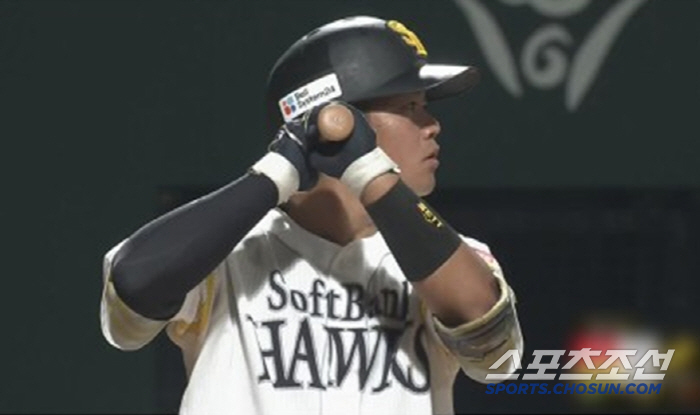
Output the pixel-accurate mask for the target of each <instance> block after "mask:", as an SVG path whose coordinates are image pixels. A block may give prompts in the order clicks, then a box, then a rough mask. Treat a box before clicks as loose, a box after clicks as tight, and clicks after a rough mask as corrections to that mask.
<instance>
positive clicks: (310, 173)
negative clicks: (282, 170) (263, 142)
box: [268, 120, 318, 191]
mask: <svg viewBox="0 0 700 415" xmlns="http://www.w3.org/2000/svg"><path fill="white" fill-rule="evenodd" d="M306 128H307V127H306V122H305V120H292V121H289V122H288V123H286V124H284V125H283V126H282V127H281V128H280V129H279V131H278V132H277V135H276V136H275V139H274V140H273V141H272V143H270V145H269V146H268V150H270V151H273V152H276V153H279V154H280V155H281V156H282V157H284V158H286V159H287V161H289V162H290V163H291V164H292V165H293V166H294V168H295V169H296V171H297V173H298V174H299V187H298V188H297V190H300V191H303V190H308V189H310V188H312V187H314V186H315V185H316V182H317V181H318V173H317V172H316V170H314V169H313V168H311V166H310V164H309V160H308V153H309V148H310V147H311V144H312V143H311V142H310V141H311V140H310V138H309V134H308V133H307V132H306Z"/></svg>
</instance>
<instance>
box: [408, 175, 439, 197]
mask: <svg viewBox="0 0 700 415" xmlns="http://www.w3.org/2000/svg"><path fill="white" fill-rule="evenodd" d="M421 179H422V180H420V182H419V183H417V185H416V186H415V187H414V189H413V191H414V192H416V194H417V195H418V196H420V197H424V196H428V195H429V194H431V193H433V191H434V190H435V187H436V185H437V182H436V180H435V175H434V174H430V175H426V176H425V177H423V178H421Z"/></svg>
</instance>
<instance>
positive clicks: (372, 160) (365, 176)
mask: <svg viewBox="0 0 700 415" xmlns="http://www.w3.org/2000/svg"><path fill="white" fill-rule="evenodd" d="M390 171H393V172H395V173H399V172H400V170H399V166H398V165H397V164H396V163H394V161H393V160H392V159H391V158H389V156H388V155H387V154H386V153H385V152H384V151H383V150H382V149H381V148H379V147H377V148H375V149H374V150H372V151H370V152H369V153H367V154H365V155H363V156H362V157H360V158H358V159H357V160H355V161H353V162H352V163H351V164H350V165H349V166H348V168H347V169H346V170H345V171H344V172H343V175H342V176H341V177H340V181H341V182H343V183H345V185H346V186H348V187H349V188H350V190H351V191H352V192H353V193H354V194H355V196H357V197H360V195H361V194H362V191H363V190H364V188H365V186H367V184H369V182H371V181H372V180H374V179H376V178H377V177H378V176H380V175H382V174H384V173H387V172H390Z"/></svg>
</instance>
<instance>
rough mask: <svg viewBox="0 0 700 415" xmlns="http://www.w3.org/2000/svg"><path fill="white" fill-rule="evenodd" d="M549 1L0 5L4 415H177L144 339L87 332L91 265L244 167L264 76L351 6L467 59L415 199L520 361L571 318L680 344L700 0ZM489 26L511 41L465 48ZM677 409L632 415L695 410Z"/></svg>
mask: <svg viewBox="0 0 700 415" xmlns="http://www.w3.org/2000/svg"><path fill="white" fill-rule="evenodd" d="M555 3H556V2H555ZM563 3H564V2H563V1H561V2H559V5H557V4H552V2H548V1H536V0H531V1H512V0H511V1H505V0H504V1H495V0H482V1H477V0H431V1H413V0H402V1H392V0H372V1H360V0H344V1H341V0H336V1H329V0H314V1H309V0H295V1H272V0H259V1H252V0H249V1H243V0H230V1H224V0H221V1H135V0H132V1H102V0H97V1H87V0H83V1H61V0H47V1H6V0H5V1H2V2H0V114H1V118H0V120H1V121H0V138H1V139H2V151H0V154H1V156H0V157H1V159H0V161H1V162H0V166H1V167H0V168H1V169H2V171H1V172H2V174H1V175H0V177H2V188H3V194H4V200H3V203H2V205H1V207H0V218H1V220H2V227H1V228H0V229H2V241H3V246H2V252H3V263H4V269H5V271H4V274H5V275H4V277H2V281H3V282H4V284H3V289H2V290H1V291H2V293H3V301H2V303H1V304H2V307H3V315H4V316H5V318H6V320H5V323H4V326H5V329H4V330H3V340H2V342H0V347H1V348H2V349H1V350H2V355H3V356H5V362H4V364H3V365H2V367H3V373H4V376H3V377H2V381H0V382H1V384H0V412H12V413H20V412H22V413H25V412H26V413H30V412H31V413H154V412H156V413H158V412H174V411H175V410H176V408H177V397H178V396H179V393H180V390H179V389H178V388H179V387H180V386H181V384H180V383H178V381H177V380H173V379H172V376H176V374H177V373H179V372H178V369H177V367H175V366H176V365H177V364H178V363H179V361H178V360H177V358H173V350H172V348H171V347H170V346H169V345H167V344H165V342H164V341H163V339H160V340H159V341H158V342H156V343H154V344H152V345H149V346H148V347H146V348H144V349H143V350H141V351H139V352H136V353H123V352H119V351H117V350H116V349H112V348H111V347H110V346H109V345H108V344H107V343H106V341H104V339H103V338H102V336H101V333H100V328H99V314H98V312H99V299H100V291H101V284H102V281H101V263H102V256H103V254H104V253H105V252H106V251H107V250H108V249H109V248H110V247H111V246H113V245H114V244H116V243H118V242H119V241H120V240H121V239H123V238H125V237H126V236H128V235H129V234H130V233H131V232H133V231H135V230H136V229H137V228H138V227H140V226H141V225H142V224H144V223H145V222H147V221H148V220H150V219H152V218H154V217H155V216H156V215H157V214H158V213H160V212H162V211H164V210H167V209H168V208H171V207H172V206H174V205H176V204H177V203H181V202H183V201H185V200H188V199H189V198H191V197H194V196H196V195H197V194H199V193H201V192H202V191H205V190H206V189H211V188H215V187H217V186H219V185H222V184H225V183H227V182H229V181H230V180H233V179H235V178H236V177H238V176H240V175H241V174H242V173H243V172H244V171H245V170H246V168H247V167H248V166H250V165H251V164H252V163H253V162H255V161H256V160H257V159H258V158H259V157H260V156H261V155H262V153H263V151H264V149H265V146H266V143H267V141H268V140H269V137H266V136H265V134H264V133H263V132H264V131H265V130H266V128H265V124H264V104H263V97H262V96H263V90H264V87H265V81H266V76H267V72H268V70H269V68H270V67H271V66H272V64H273V63H274V62H275V60H276V58H277V57H278V56H279V55H280V54H281V53H282V52H283V51H284V50H285V49H286V47H287V46H289V45H290V44H291V43H292V42H293V41H294V40H296V39H297V38H298V37H300V36H301V35H303V34H305V33H306V32H308V31H309V30H311V29H312V28H314V27H316V26H318V25H321V24H323V23H325V22H327V21H330V20H333V19H336V18H340V17H344V16H347V15H357V14H364V15H376V16H379V17H383V18H391V19H398V20H400V21H402V22H403V23H405V24H406V25H407V26H408V27H409V28H411V29H412V30H414V31H415V32H416V33H417V34H418V35H419V37H420V38H421V39H422V40H423V42H424V43H425V45H426V46H427V49H428V52H429V55H430V58H431V59H432V60H433V61H436V62H440V61H442V62H453V63H469V64H474V65H476V66H479V67H480V68H481V69H482V75H483V77H482V82H481V84H480V85H479V86H478V87H477V89H476V90H475V91H474V92H473V93H471V94H469V95H468V96H464V97H459V98H454V99H450V100H446V101H443V102H439V103H435V104H434V105H433V107H432V108H433V111H434V113H435V114H436V116H438V118H439V119H440V121H441V123H442V126H443V133H442V137H441V140H440V141H441V146H442V152H441V158H442V164H441V167H440V170H439V173H438V179H439V191H438V193H437V194H436V195H435V196H434V203H435V204H436V205H439V206H440V207H442V209H444V211H445V214H444V216H446V217H447V218H448V219H450V220H451V222H453V223H454V224H456V225H459V226H457V227H458V228H459V229H460V231H462V232H463V233H465V234H469V235H474V236H477V237H479V238H480V239H483V240H485V241H486V242H488V243H489V244H490V245H491V246H492V248H494V251H495V252H496V255H497V256H498V257H499V259H500V260H501V262H502V263H503V265H504V268H505V269H506V271H507V272H508V274H509V278H510V280H511V281H512V285H513V286H514V288H515V289H516V292H518V297H519V300H520V310H521V314H522V315H521V319H522V321H523V329H524V332H525V337H526V341H528V342H529V343H528V350H529V351H531V350H532V348H537V347H539V348H545V349H547V348H564V346H565V344H566V341H567V340H566V339H567V336H568V335H570V334H571V333H572V330H574V328H573V327H574V323H575V322H577V321H584V320H586V319H587V318H589V317H590V316H597V315H598V314H599V312H601V311H603V312H607V311H609V310H613V311H612V312H613V313H614V314H615V315H616V316H618V315H630V314H631V315H632V316H633V319H635V321H638V322H639V323H640V324H641V325H642V326H643V327H646V328H653V329H654V330H656V332H657V333H659V335H660V336H662V337H663V336H671V337H672V336H673V335H674V333H675V334H677V333H682V334H686V335H690V336H691V337H692V336H693V335H695V334H697V332H698V319H697V315H699V311H700V310H699V308H698V304H700V302H698V301H697V300H698V294H697V293H698V288H699V287H698V285H699V284H698V282H697V276H698V272H697V271H698V262H697V253H698V251H697V248H698V238H697V231H698V223H699V222H698V211H699V210H698V207H699V205H700V191H699V189H700V162H699V160H700V140H698V138H699V135H700V134H699V132H700V128H698V115H697V112H698V109H699V108H700V81H699V80H698V78H699V77H698V74H699V73H700V54H699V52H700V25H698V24H697V16H699V15H700V2H698V1H695V0H683V1H682V0H673V1H671V0H663V1H662V0H648V1H636V0H619V1H602V0H596V1H579V0H577V1H573V0H572V1H570V2H569V1H567V3H568V6H563ZM625 13H627V14H626V15H625ZM623 17H624V19H623ZM488 23H490V24H491V27H496V28H498V31H499V32H500V33H501V35H502V36H501V37H499V39H501V40H502V41H503V42H505V43H502V45H503V44H505V45H506V48H505V49H503V50H501V52H504V51H505V52H508V53H505V54H501V55H498V53H497V52H495V49H493V48H494V47H495V46H494V39H495V38H494V36H493V35H491V36H489V37H484V38H480V36H481V34H480V33H483V32H480V30H483V28H484V27H485V26H484V25H488ZM594 34H597V36H594ZM606 36H607V37H606ZM487 38H488V40H489V41H488V42H485V41H481V42H480V41H479V39H487ZM606 39H607V40H606ZM502 45H501V46H502ZM606 45H608V46H609V47H606ZM603 50H604V51H603ZM596 56H597V57H598V58H599V59H597V58H596ZM499 59H500V60H499ZM504 59H505V60H504ZM596 59H597V60H596ZM497 61H498V62H500V64H495V62H497ZM577 88H578V89H577ZM572 90H577V91H578V92H579V94H578V95H576V94H575V93H572ZM574 96H577V97H578V98H576V99H575V97H574ZM572 101H575V104H572ZM441 191H442V192H441ZM554 253H556V255H555V254H554ZM606 318H607V317H606ZM669 338H670V337H669ZM525 356H529V355H528V354H527V353H526V354H525ZM693 359H697V356H695V357H694V358H691V359H690V362H691V363H692V362H694V363H693V364H697V360H693ZM169 370H173V371H174V372H173V373H175V375H172V374H171V373H170V372H169ZM694 379H695V380H694V381H696V382H697V381H698V380H697V377H695V378H694ZM455 390H456V404H455V405H456V408H457V410H458V411H459V412H471V411H474V412H485V411H486V412H488V411H496V412H511V411H512V412H523V411H525V412H529V411H534V412H537V411H540V412H546V411H548V410H552V411H555V410H572V411H575V410H578V409H579V408H582V407H581V406H580V405H579V404H578V403H573V402H568V401H565V400H560V401H558V402H559V403H558V404H557V405H553V404H552V402H553V401H552V400H546V399H543V398H541V397H540V398H538V397H528V396H519V397H514V396H492V395H486V394H484V389H483V388H481V386H478V385H475V384H474V383H470V382H469V381H466V380H464V379H463V378H460V380H459V382H458V384H457V385H456V389H455ZM674 402H675V403H674ZM678 402H680V401H676V400H672V402H667V401H664V402H661V403H657V404H656V406H653V405H652V406H646V407H636V406H633V407H631V408H632V409H633V410H641V411H644V410H653V411H656V410H659V411H668V410H676V409H678V408H681V409H682V408H699V407H700V403H698V401H697V400H692V399H691V400H690V401H688V402H685V401H683V402H680V403H678ZM674 405H675V406H674ZM683 405H685V406H683ZM696 405H697V406H696ZM593 408H594V409H596V408H598V409H600V408H603V410H611V409H617V408H622V409H621V410H629V408H630V407H627V406H625V405H624V404H623V405H622V406H606V405H605V404H604V405H602V406H598V407H593Z"/></svg>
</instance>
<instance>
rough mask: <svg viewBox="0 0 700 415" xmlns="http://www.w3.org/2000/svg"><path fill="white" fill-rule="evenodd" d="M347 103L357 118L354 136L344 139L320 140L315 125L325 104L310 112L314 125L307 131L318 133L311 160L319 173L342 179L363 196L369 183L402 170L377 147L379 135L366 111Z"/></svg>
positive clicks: (354, 191) (358, 194)
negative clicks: (366, 115)
mask: <svg viewBox="0 0 700 415" xmlns="http://www.w3.org/2000/svg"><path fill="white" fill-rule="evenodd" d="M343 105H345V106H347V107H348V109H350V111H351V112H352V114H353V117H354V118H355V122H354V124H355V127H354V129H353V131H352V133H351V135H350V137H348V138H347V139H345V140H343V141H335V142H323V141H320V140H319V139H318V130H317V128H315V127H314V125H315V120H316V118H317V116H318V112H319V111H320V110H321V108H322V107H316V108H314V109H313V110H312V111H310V112H309V115H308V117H307V118H308V119H309V120H310V121H311V122H310V125H311V127H309V128H307V134H311V135H314V136H315V137H314V138H313V140H312V142H314V143H317V144H316V145H314V146H313V147H312V148H311V152H310V153H309V161H310V162H311V166H312V167H313V168H315V169H316V170H318V171H319V172H321V173H324V174H327V175H329V176H332V177H335V178H337V179H340V181H341V182H343V183H344V184H345V185H346V186H348V188H350V190H351V191H352V192H353V193H354V194H355V195H356V196H358V197H359V196H360V195H361V194H362V191H363V190H364V188H365V186H367V184H369V182H371V181H372V180H374V179H375V178H377V177H378V176H380V175H382V174H384V173H387V172H390V171H393V172H396V173H398V172H399V169H398V166H397V165H396V163H394V161H393V160H392V159H391V158H389V156H388V155H387V154H386V153H385V152H384V151H383V150H382V149H381V148H379V147H377V139H376V134H375V132H374V130H373V129H372V127H371V126H370V125H369V123H368V122H367V119H366V118H365V116H364V114H363V113H362V112H361V111H360V110H358V109H357V108H355V107H353V106H351V105H349V104H343Z"/></svg>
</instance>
